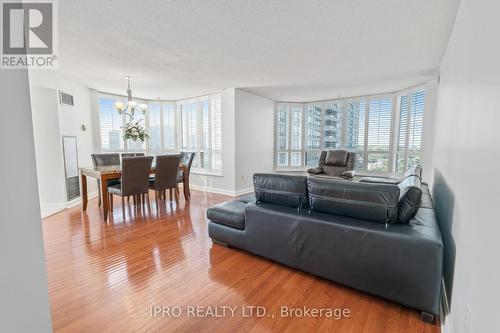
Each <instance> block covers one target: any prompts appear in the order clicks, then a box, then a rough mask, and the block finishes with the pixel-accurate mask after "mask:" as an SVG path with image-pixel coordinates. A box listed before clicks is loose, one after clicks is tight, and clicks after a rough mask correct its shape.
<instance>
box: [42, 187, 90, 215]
mask: <svg viewBox="0 0 500 333" xmlns="http://www.w3.org/2000/svg"><path fill="white" fill-rule="evenodd" d="M97 193H98V192H97V191H95V192H91V193H89V194H88V198H89V199H93V198H95V197H97ZM81 202H82V198H81V197H78V198H76V199H73V200H71V201H68V202H58V203H50V204H46V203H45V204H44V203H42V204H40V212H41V215H42V219H44V218H46V217H49V216H50V215H54V214H56V213H59V212H61V211H63V210H65V209H66V208H71V207H74V206H76V205H79V204H81Z"/></svg>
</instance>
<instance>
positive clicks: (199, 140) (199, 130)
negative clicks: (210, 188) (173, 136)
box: [176, 93, 224, 177]
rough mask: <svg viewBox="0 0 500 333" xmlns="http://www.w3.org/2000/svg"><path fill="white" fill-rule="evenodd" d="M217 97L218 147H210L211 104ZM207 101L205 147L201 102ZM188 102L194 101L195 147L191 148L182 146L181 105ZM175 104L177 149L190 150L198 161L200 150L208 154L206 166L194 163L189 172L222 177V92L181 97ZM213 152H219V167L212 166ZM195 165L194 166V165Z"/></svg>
mask: <svg viewBox="0 0 500 333" xmlns="http://www.w3.org/2000/svg"><path fill="white" fill-rule="evenodd" d="M216 99H218V100H219V112H220V118H221V119H220V121H221V123H220V125H219V126H220V131H221V133H220V139H221V142H220V145H221V147H220V149H212V143H213V141H214V140H213V136H214V135H213V133H212V131H211V130H210V129H211V127H212V126H211V124H212V118H213V117H214V114H213V113H214V111H213V109H212V106H213V101H214V100H216ZM205 101H206V102H207V104H208V114H207V124H208V129H209V132H208V138H207V141H208V142H207V143H206V147H203V102H205ZM190 103H196V104H197V106H196V109H195V111H196V148H195V149H191V148H184V147H185V145H184V126H183V105H187V104H190ZM176 104H177V114H178V118H179V128H180V131H179V147H178V148H179V149H180V150H183V151H191V152H194V153H195V154H196V155H195V159H198V160H197V161H198V162H201V152H203V153H204V155H203V156H205V155H208V160H207V165H208V167H203V168H201V167H200V166H199V165H196V164H195V163H194V164H193V167H192V169H191V172H192V173H194V174H200V175H209V176H216V177H222V176H223V169H224V163H223V154H224V151H223V142H222V127H223V124H222V123H223V120H222V111H223V110H222V94H221V93H216V94H210V95H205V96H200V97H195V98H188V99H183V100H178V101H176ZM214 153H216V154H219V155H220V156H221V157H220V158H221V168H220V170H219V169H215V168H213V166H214V163H213V162H214V160H213V156H214ZM195 165H196V166H195Z"/></svg>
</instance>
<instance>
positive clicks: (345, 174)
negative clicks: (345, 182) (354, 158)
mask: <svg viewBox="0 0 500 333" xmlns="http://www.w3.org/2000/svg"><path fill="white" fill-rule="evenodd" d="M355 175H356V171H354V170H349V171H344V172H342V177H343V178H347V179H349V180H352V179H353V178H354V176H355Z"/></svg>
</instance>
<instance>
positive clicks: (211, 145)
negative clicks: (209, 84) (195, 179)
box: [177, 94, 222, 175]
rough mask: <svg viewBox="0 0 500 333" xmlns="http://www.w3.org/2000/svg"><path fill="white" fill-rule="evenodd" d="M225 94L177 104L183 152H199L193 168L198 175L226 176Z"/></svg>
mask: <svg viewBox="0 0 500 333" xmlns="http://www.w3.org/2000/svg"><path fill="white" fill-rule="evenodd" d="M221 103H222V101H221V95H220V94H216V95H210V96H204V97H199V98H195V99H189V100H183V101H179V102H177V105H178V108H179V110H180V117H181V129H182V135H181V137H182V150H186V151H192V152H195V153H196V155H195V159H194V161H193V168H194V169H195V170H196V171H198V172H203V173H208V174H216V175H219V174H222V105H221Z"/></svg>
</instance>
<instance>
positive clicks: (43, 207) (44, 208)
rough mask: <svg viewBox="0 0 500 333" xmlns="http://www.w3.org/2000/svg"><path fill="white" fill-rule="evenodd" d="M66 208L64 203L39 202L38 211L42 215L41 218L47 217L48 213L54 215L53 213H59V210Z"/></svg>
mask: <svg viewBox="0 0 500 333" xmlns="http://www.w3.org/2000/svg"><path fill="white" fill-rule="evenodd" d="M64 208H66V204H65V203H63V202H61V203H50V204H48V203H42V204H40V213H41V215H42V219H44V218H46V217H49V216H50V215H54V214H55V213H59V212H60V211H62V210H64Z"/></svg>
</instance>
